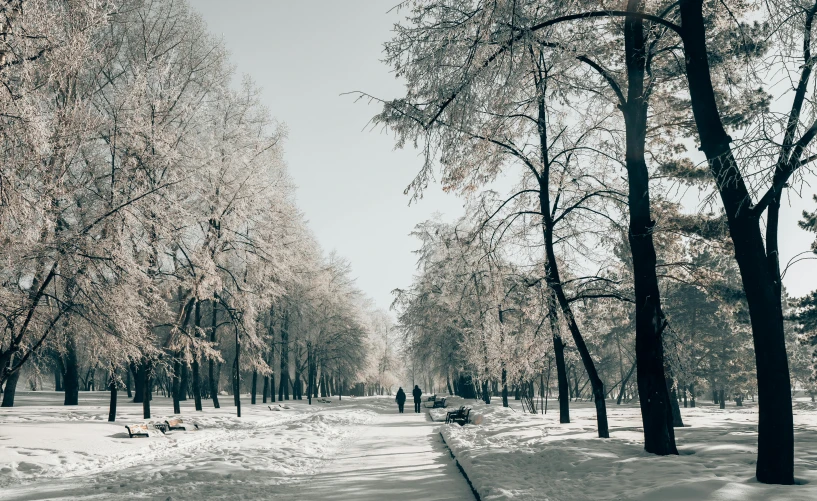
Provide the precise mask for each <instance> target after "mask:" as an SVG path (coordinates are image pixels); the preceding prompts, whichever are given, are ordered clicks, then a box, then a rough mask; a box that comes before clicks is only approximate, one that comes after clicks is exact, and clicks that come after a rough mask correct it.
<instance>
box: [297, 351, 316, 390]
mask: <svg viewBox="0 0 817 501" xmlns="http://www.w3.org/2000/svg"><path fill="white" fill-rule="evenodd" d="M297 378H298V376H296V379H297ZM312 386H313V381H312V342H311V341H307V342H306V399H307V401H308V402H309V405H312Z"/></svg>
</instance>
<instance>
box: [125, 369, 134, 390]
mask: <svg viewBox="0 0 817 501" xmlns="http://www.w3.org/2000/svg"><path fill="white" fill-rule="evenodd" d="M130 384H131V383H130V367H125V389H126V390H127V391H128V398H133V393H132V392H131V389H130Z"/></svg>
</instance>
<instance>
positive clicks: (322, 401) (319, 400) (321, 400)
mask: <svg viewBox="0 0 817 501" xmlns="http://www.w3.org/2000/svg"><path fill="white" fill-rule="evenodd" d="M318 402H320V403H322V404H331V403H332V401H331V400H329V399H328V398H319V399H318Z"/></svg>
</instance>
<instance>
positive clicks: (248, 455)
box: [0, 392, 474, 501]
mask: <svg viewBox="0 0 817 501" xmlns="http://www.w3.org/2000/svg"><path fill="white" fill-rule="evenodd" d="M52 393H53V394H52ZM58 396H59V395H57V394H56V393H54V392H48V394H46V393H45V392H42V393H40V392H38V393H37V394H36V395H33V396H32V395H28V400H30V401H31V402H29V401H28V400H26V398H25V397H26V396H25V395H23V398H21V399H20V400H21V402H22V403H23V404H28V405H22V406H21V407H19V408H14V409H11V410H8V411H6V412H5V413H2V412H0V424H2V426H0V492H2V494H0V498H2V499H4V500H6V499H8V500H9V501H35V500H37V501H39V500H69V499H70V500H78V499H81V500H83V501H91V500H105V501H114V500H116V501H124V500H128V501H130V500H133V499H143V500H157V501H205V500H210V499H229V500H231V501H232V500H256V499H275V500H280V501H289V500H292V501H294V500H298V501H301V500H305V501H312V500H315V501H318V500H347V499H348V500H355V501H357V500H362V501H366V500H376V501H400V500H409V499H410V500H458V501H459V500H462V501H466V500H467V501H472V500H473V499H474V495H473V493H472V491H471V489H470V487H469V485H468V482H467V481H466V480H465V478H464V477H463V476H462V474H461V473H460V471H459V469H458V468H457V466H456V463H455V462H454V460H453V459H452V458H451V455H450V453H449V451H448V448H447V447H446V446H445V445H444V443H443V442H442V439H441V437H440V434H439V431H438V430H439V423H433V422H431V421H430V419H429V418H428V414H427V412H425V411H426V410H425V409H424V412H422V413H420V414H415V413H412V412H409V413H405V414H398V413H397V408H396V407H397V406H396V405H395V404H394V402H393V401H392V400H391V398H388V397H363V398H354V399H353V398H349V399H346V398H344V399H343V401H338V400H334V399H333V401H332V402H331V404H329V405H327V404H324V403H320V404H316V405H314V406H309V405H307V402H306V401H288V402H285V403H284V405H283V407H281V406H279V404H273V406H276V407H275V408H276V410H279V412H271V411H270V408H269V407H267V405H255V406H247V408H246V409H244V410H245V416H244V417H243V418H241V419H237V418H235V417H233V415H232V412H231V411H232V410H231V409H229V408H226V409H205V412H203V413H202V414H193V413H192V412H190V411H191V409H185V411H186V413H185V414H184V415H185V416H190V415H193V419H195V420H197V421H198V422H199V423H200V424H201V425H202V429H201V430H200V431H197V432H171V433H170V434H168V435H167V436H157V437H152V438H141V439H129V438H128V437H127V434H126V433H123V431H122V424H121V422H129V421H130V422H137V421H139V420H140V417H141V406H140V405H139V404H132V403H129V402H122V405H121V409H120V410H121V414H122V420H121V422H117V423H107V422H106V421H105V420H104V418H105V417H106V415H105V414H104V413H103V411H104V410H105V409H104V406H103V405H99V404H101V403H102V400H100V401H99V402H97V401H95V400H91V398H92V397H99V399H102V398H103V397H106V395H104V394H103V393H102V392H100V393H99V395H84V396H85V397H86V402H81V405H79V406H77V407H72V408H70V409H66V408H65V407H63V406H61V405H59V402H58V399H57V397H58ZM40 400H42V401H41V402H40ZM51 400H53V402H52V401H51ZM35 403H39V404H40V405H32V404H35ZM154 403H155V404H156V408H157V409H168V408H171V405H172V404H171V403H170V401H169V400H167V399H165V398H163V397H156V398H155V399H154ZM44 404H48V405H44ZM191 405H192V404H191ZM157 412H159V411H158V410H157Z"/></svg>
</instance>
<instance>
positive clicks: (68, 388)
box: [62, 334, 79, 405]
mask: <svg viewBox="0 0 817 501" xmlns="http://www.w3.org/2000/svg"><path fill="white" fill-rule="evenodd" d="M62 363H63V366H64V367H65V374H63V377H62V382H63V388H65V400H64V401H63V405H79V364H78V362H77V350H76V345H75V343H74V337H73V335H71V334H69V335H68V336H67V337H66V343H65V356H64V358H63V362H62Z"/></svg>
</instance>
